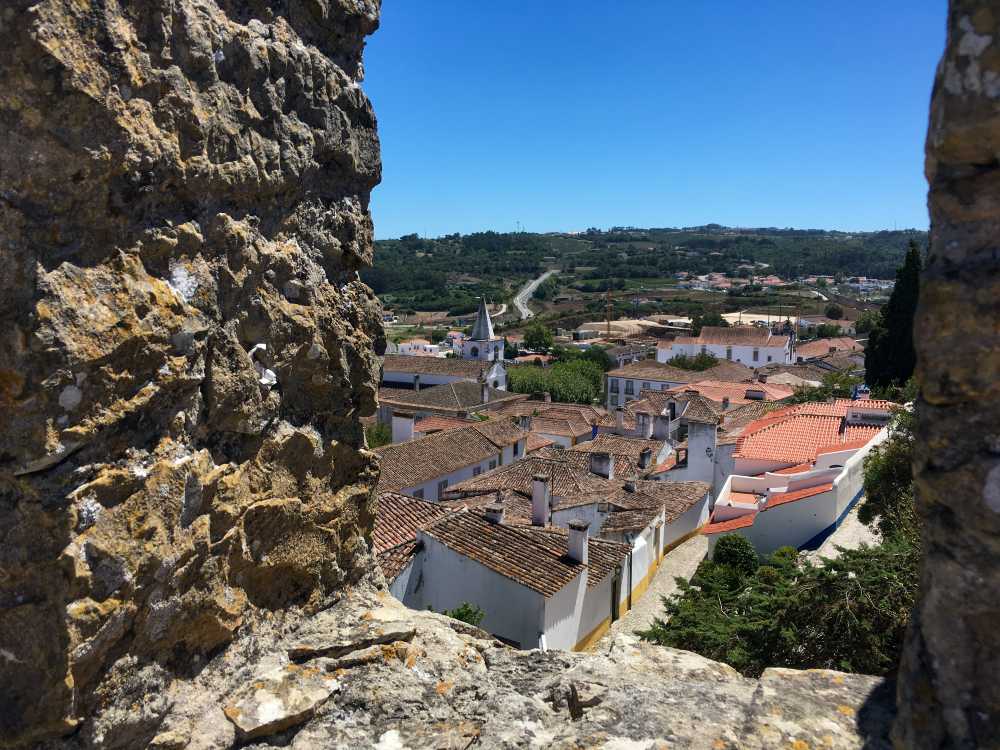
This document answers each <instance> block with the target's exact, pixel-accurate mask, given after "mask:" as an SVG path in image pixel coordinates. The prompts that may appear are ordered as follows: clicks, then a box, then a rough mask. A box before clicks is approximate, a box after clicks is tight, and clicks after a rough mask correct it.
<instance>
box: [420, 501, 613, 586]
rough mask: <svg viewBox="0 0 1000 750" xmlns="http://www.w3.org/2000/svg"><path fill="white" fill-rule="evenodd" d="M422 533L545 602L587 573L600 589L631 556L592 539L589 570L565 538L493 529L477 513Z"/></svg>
mask: <svg viewBox="0 0 1000 750" xmlns="http://www.w3.org/2000/svg"><path fill="white" fill-rule="evenodd" d="M423 533H424V534H426V535H427V536H428V537H431V538H433V539H436V540H437V541H439V542H441V543H442V544H444V545H445V546H446V547H448V548H450V549H452V550H454V551H455V552H458V553H459V554H461V555H463V556H465V557H468V558H469V559H471V560H475V561H476V562H478V563H480V564H481V565H483V566H485V567H487V568H489V569H490V570H492V571H494V572H495V573H498V574H500V575H502V576H503V577H505V578H509V579H510V580H512V581H516V582H517V583H520V584H521V585H522V586H525V587H527V588H529V589H531V590H532V591H535V592H537V593H539V594H541V595H542V596H544V597H545V598H549V597H551V596H554V595H555V594H557V593H558V592H559V591H561V590H562V589H563V588H565V587H566V586H567V585H568V584H569V583H571V582H572V581H573V579H575V578H576V577H577V576H578V575H580V574H581V573H582V572H583V571H584V570H587V569H588V568H589V569H590V571H591V573H592V575H590V576H588V578H589V579H591V581H592V582H591V581H588V583H589V585H590V586H596V585H597V584H599V583H600V582H601V580H602V579H603V578H604V577H605V576H606V575H607V573H609V572H610V571H611V570H613V569H614V565H619V564H621V562H622V561H623V560H624V559H625V557H626V556H627V555H628V552H629V548H628V545H623V544H616V543H614V542H608V541H604V540H597V539H590V540H589V544H588V550H587V554H588V559H589V565H586V566H585V565H583V564H581V563H578V562H575V561H573V560H571V559H570V558H569V557H568V556H567V554H566V536H565V534H564V533H560V531H558V530H555V529H552V528H546V529H536V528H535V527H531V526H512V525H508V524H496V523H491V522H490V521H488V520H486V519H485V518H484V517H483V516H482V515H480V514H479V513H477V512H475V511H467V512H460V513H456V514H454V515H453V516H450V517H448V518H446V519H444V520H442V521H441V522H439V523H437V524H434V525H433V526H432V527H430V528H428V529H426V530H425V531H424V532H423Z"/></svg>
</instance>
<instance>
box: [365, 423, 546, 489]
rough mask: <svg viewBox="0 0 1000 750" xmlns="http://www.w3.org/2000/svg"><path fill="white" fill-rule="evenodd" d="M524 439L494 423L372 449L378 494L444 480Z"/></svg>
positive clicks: (509, 427)
mask: <svg viewBox="0 0 1000 750" xmlns="http://www.w3.org/2000/svg"><path fill="white" fill-rule="evenodd" d="M527 436H528V435H527V433H526V432H524V431H523V430H521V429H519V428H518V427H517V426H516V425H515V424H514V423H513V422H511V421H510V420H506V419H497V420H489V421H486V422H478V423H473V424H470V425H469V426H468V427H461V428H457V429H453V430H445V431H443V432H435V433H433V434H431V435H427V436H426V437H422V438H418V439H416V440H411V441H410V442H408V443H397V444H393V445H384V446H382V447H381V448H376V449H375V453H376V454H377V455H378V456H379V459H380V464H381V474H380V475H379V480H378V490H379V491H380V492H383V491H388V490H401V489H403V488H405V487H414V486H416V485H418V484H423V483H424V482H429V481H431V480H432V479H436V478H438V477H442V476H446V475H448V474H450V473H452V472H454V471H458V470H459V469H462V468H464V467H466V466H470V465H472V464H475V463H478V462H480V461H485V460H486V459H488V458H491V457H492V456H495V455H496V454H497V453H499V451H500V450H501V449H502V448H503V447H504V446H507V445H511V444H512V443H514V442H516V441H517V440H521V439H526V438H527Z"/></svg>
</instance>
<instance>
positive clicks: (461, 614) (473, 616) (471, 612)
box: [444, 602, 486, 627]
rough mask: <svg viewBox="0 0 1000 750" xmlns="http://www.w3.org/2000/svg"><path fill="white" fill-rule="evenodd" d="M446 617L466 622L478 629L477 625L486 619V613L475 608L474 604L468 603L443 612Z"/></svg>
mask: <svg viewBox="0 0 1000 750" xmlns="http://www.w3.org/2000/svg"><path fill="white" fill-rule="evenodd" d="M444 614H446V615H447V616H448V617H453V618H455V619H456V620H461V621H462V622H467V623H469V625H474V626H476V627H479V623H481V622H482V621H483V618H484V617H486V613H485V612H483V610H482V609H480V608H479V607H477V606H476V605H475V604H470V603H469V602H462V603H461V604H459V605H458V606H457V607H455V609H446V610H445V611H444Z"/></svg>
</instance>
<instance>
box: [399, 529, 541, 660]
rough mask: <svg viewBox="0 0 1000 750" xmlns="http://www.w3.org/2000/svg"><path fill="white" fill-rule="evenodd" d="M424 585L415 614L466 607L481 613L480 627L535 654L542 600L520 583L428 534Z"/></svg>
mask: <svg viewBox="0 0 1000 750" xmlns="http://www.w3.org/2000/svg"><path fill="white" fill-rule="evenodd" d="M420 537H421V539H422V540H423V542H424V551H423V553H422V554H423V556H424V561H423V577H422V585H421V587H420V590H419V592H417V595H415V596H414V597H413V600H412V601H413V602H414V603H413V604H411V603H410V602H405V603H406V605H407V606H409V607H411V608H413V609H426V608H427V607H428V606H430V608H431V609H433V610H434V611H435V612H443V611H444V610H446V609H454V608H455V607H457V606H458V605H460V604H461V603H462V602H469V603H470V604H475V605H476V606H478V607H480V608H481V609H482V610H483V612H484V613H485V615H486V616H485V617H484V618H483V621H482V623H481V624H480V627H481V628H483V630H486V631H488V632H490V633H493V634H495V635H498V636H501V637H503V638H506V639H507V640H509V641H513V642H515V643H519V644H520V646H521V648H537V647H538V645H539V636H540V635H541V633H542V628H543V626H544V622H545V599H544V597H543V596H542V595H541V594H539V593H537V592H535V591H532V590H531V589H529V588H527V587H526V586H522V585H521V584H519V583H517V582H516V581H512V580H511V579H509V578H505V577H504V576H501V575H500V574H498V573H495V572H494V571H492V570H490V569H489V568H487V567H486V566H485V565H481V564H480V563H478V562H476V561H475V560H471V559H469V558H468V557H465V556H464V555H460V554H458V553H457V552H454V551H453V550H451V549H449V548H448V547H446V546H445V545H443V544H441V543H440V542H438V541H437V540H436V539H433V538H431V537H429V536H427V535H426V534H421V535H420Z"/></svg>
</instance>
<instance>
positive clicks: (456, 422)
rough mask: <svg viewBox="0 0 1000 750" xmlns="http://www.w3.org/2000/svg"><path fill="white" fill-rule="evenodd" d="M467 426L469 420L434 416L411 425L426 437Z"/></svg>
mask: <svg viewBox="0 0 1000 750" xmlns="http://www.w3.org/2000/svg"><path fill="white" fill-rule="evenodd" d="M380 390H381V389H380ZM468 426H469V420H467V419H459V418H458V417H439V416H436V415H435V416H430V417H424V418H423V419H418V420H416V421H415V422H414V423H413V431H414V432H422V433H424V434H425V435H426V434H429V433H432V432H441V431H443V430H454V429H457V428H459V427H468Z"/></svg>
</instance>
